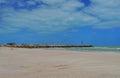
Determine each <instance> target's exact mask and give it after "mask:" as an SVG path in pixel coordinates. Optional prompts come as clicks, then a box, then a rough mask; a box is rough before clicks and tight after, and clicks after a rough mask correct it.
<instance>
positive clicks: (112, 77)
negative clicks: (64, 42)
mask: <svg viewBox="0 0 120 78" xmlns="http://www.w3.org/2000/svg"><path fill="white" fill-rule="evenodd" d="M0 78H120V53H111V52H107V53H103V52H102V53H98V52H73V51H57V50H42V49H17V48H14V49H13V50H12V49H10V48H5V47H2V48H0Z"/></svg>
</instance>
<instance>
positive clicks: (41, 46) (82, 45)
mask: <svg viewBox="0 0 120 78" xmlns="http://www.w3.org/2000/svg"><path fill="white" fill-rule="evenodd" d="M2 46H4V47H15V48H72V47H93V45H87V44H81V45H33V44H16V43H7V44H5V45H0V47H2Z"/></svg>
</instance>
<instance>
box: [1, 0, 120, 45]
mask: <svg viewBox="0 0 120 78" xmlns="http://www.w3.org/2000/svg"><path fill="white" fill-rule="evenodd" d="M119 5H120V0H109V1H108V0H0V43H7V42H16V43H31V44H80V43H81V41H83V42H84V43H85V44H93V45H97V46H120V35H119V33H120V31H119V30H120V7H119Z"/></svg>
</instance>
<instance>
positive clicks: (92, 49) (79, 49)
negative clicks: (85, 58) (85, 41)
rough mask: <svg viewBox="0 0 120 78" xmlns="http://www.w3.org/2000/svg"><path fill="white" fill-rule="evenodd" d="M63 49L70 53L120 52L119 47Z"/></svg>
mask: <svg viewBox="0 0 120 78" xmlns="http://www.w3.org/2000/svg"><path fill="white" fill-rule="evenodd" d="M64 49H65V50H71V51H92V52H93V51H95V52H120V47H76V48H64Z"/></svg>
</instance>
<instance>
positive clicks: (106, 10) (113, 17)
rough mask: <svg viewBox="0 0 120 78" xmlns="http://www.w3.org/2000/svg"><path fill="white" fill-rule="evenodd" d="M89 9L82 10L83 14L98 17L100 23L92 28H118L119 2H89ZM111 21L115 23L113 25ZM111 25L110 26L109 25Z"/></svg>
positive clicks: (97, 0) (101, 0) (110, 0)
mask: <svg viewBox="0 0 120 78" xmlns="http://www.w3.org/2000/svg"><path fill="white" fill-rule="evenodd" d="M91 1H92V4H91V6H90V7H88V8H86V9H84V11H85V12H87V13H90V14H92V15H95V16H97V17H99V18H100V19H101V20H102V21H101V22H99V23H98V24H95V25H94V26H99V27H100V26H101V27H100V28H106V27H107V28H111V27H118V26H119V27H120V23H119V21H120V17H119V16H120V7H119V5H120V0H109V1H108V0H91ZM113 21H115V22H114V23H113ZM111 23H112V24H111Z"/></svg>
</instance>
